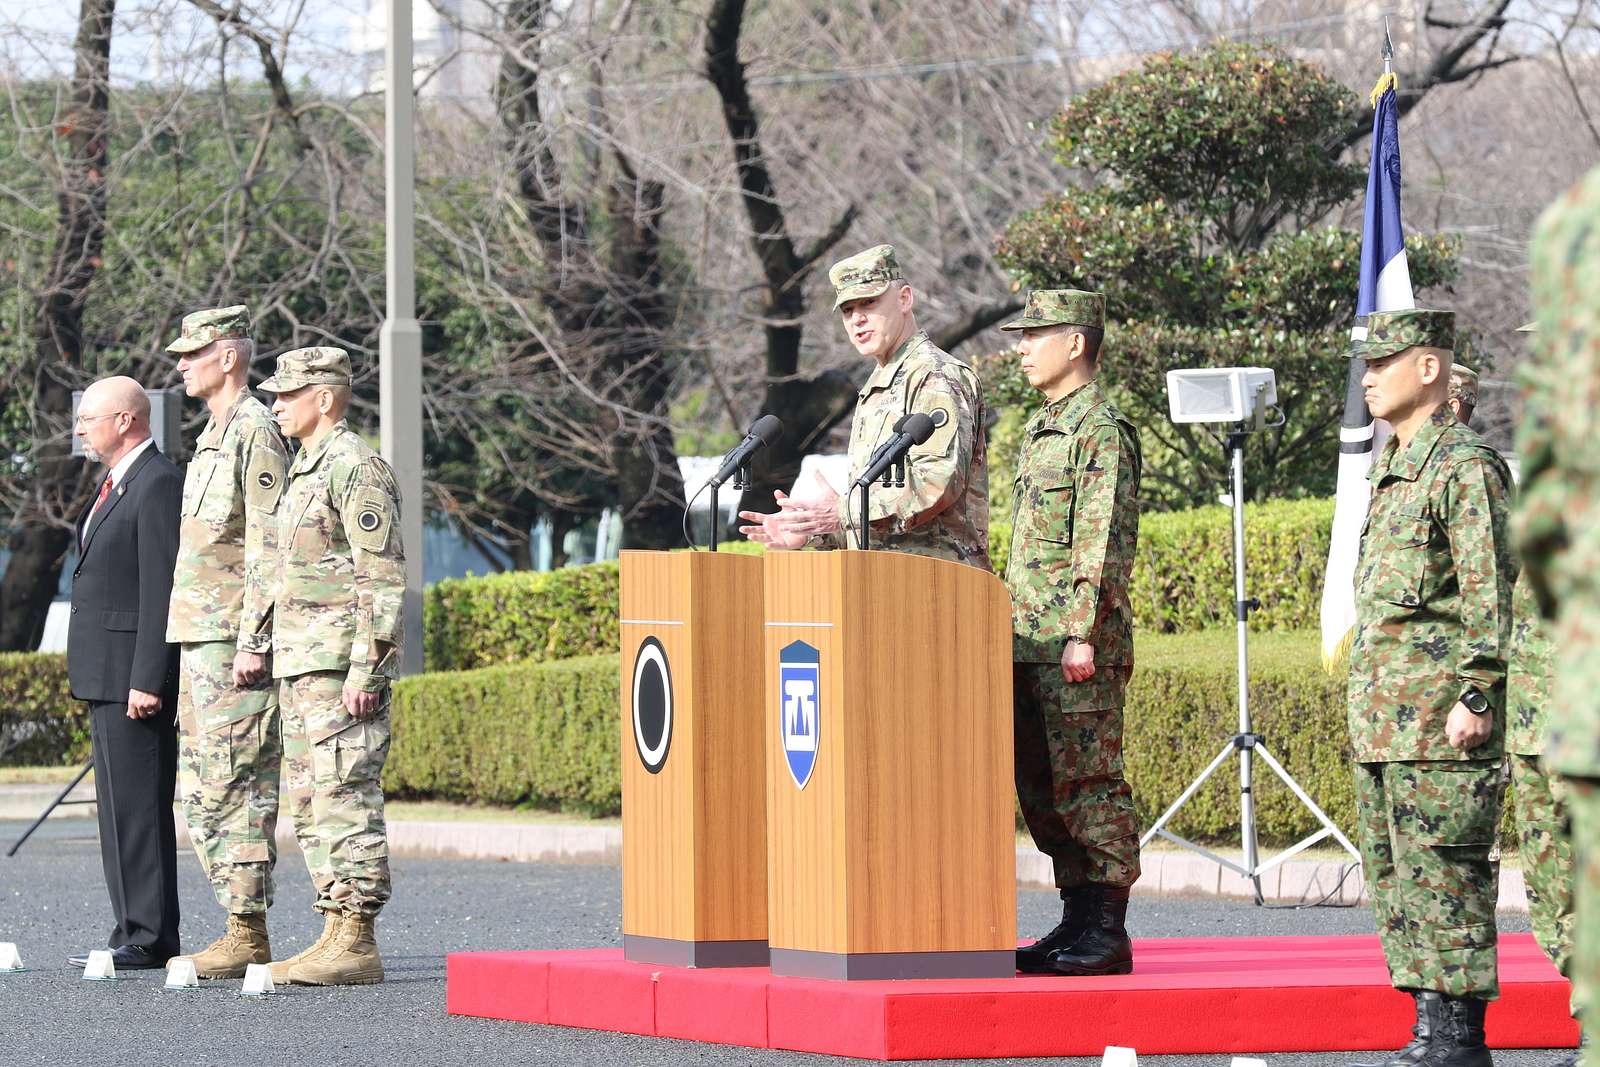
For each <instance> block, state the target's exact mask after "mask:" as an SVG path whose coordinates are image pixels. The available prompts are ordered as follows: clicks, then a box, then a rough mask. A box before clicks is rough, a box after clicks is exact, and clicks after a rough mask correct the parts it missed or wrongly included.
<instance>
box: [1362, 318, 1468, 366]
mask: <svg viewBox="0 0 1600 1067" xmlns="http://www.w3.org/2000/svg"><path fill="white" fill-rule="evenodd" d="M1416 345H1425V346H1427V347H1428V348H1443V349H1447V350H1449V351H1451V352H1454V351H1455V348H1456V313H1455V312H1454V311H1430V310H1428V309H1427V308H1406V309H1404V310H1402V311H1374V312H1373V313H1372V314H1370V315H1368V316H1367V339H1366V340H1365V341H1357V342H1356V343H1355V344H1353V345H1351V346H1350V355H1351V357H1352V358H1355V359H1382V358H1383V357H1385V356H1393V355H1396V354H1398V353H1400V352H1404V351H1405V350H1406V349H1408V348H1412V347H1414V346H1416Z"/></svg>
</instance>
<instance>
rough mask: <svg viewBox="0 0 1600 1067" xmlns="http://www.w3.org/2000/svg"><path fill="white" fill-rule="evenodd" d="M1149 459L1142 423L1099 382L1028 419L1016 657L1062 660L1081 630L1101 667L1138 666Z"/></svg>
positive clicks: (1009, 569)
mask: <svg viewBox="0 0 1600 1067" xmlns="http://www.w3.org/2000/svg"><path fill="white" fill-rule="evenodd" d="M1141 465H1142V460H1141V457H1140V453H1139V435H1138V433H1137V431H1135V430H1134V428H1133V424H1132V423H1130V422H1129V421H1128V420H1127V419H1126V418H1124V417H1123V415H1122V413H1121V412H1120V411H1118V410H1117V409H1116V408H1115V407H1114V406H1113V405H1112V404H1111V402H1110V401H1109V400H1107V399H1106V395H1105V393H1104V392H1102V391H1101V389H1100V385H1099V383H1098V382H1090V383H1089V384H1088V385H1085V386H1083V387H1081V388H1079V389H1076V390H1074V391H1073V392H1071V393H1069V394H1068V395H1066V396H1064V397H1062V398H1061V399H1059V400H1057V401H1055V402H1054V403H1051V404H1047V405H1045V406H1044V407H1043V408H1040V409H1039V410H1038V411H1037V412H1035V413H1034V415H1033V418H1032V419H1030V420H1029V421H1028V425H1027V428H1026V429H1025V430H1024V443H1023V446H1022V456H1021V459H1020V460H1019V462H1018V464H1017V480H1016V483H1015V484H1016V488H1015V491H1014V493H1013V500H1014V501H1015V504H1014V509H1013V511H1012V516H1011V555H1010V560H1009V562H1008V563H1007V566H1006V586H1007V587H1008V588H1009V589H1010V590H1011V605H1012V608H1011V611H1012V633H1013V642H1012V657H1013V659H1014V660H1015V662H1017V663H1060V662H1061V653H1062V649H1063V646H1064V645H1065V644H1066V639H1067V638H1068V637H1080V638H1082V639H1083V640H1085V641H1087V642H1088V643H1089V644H1090V645H1091V646H1092V647H1093V648H1094V661H1095V664H1096V665H1097V666H1112V665H1129V666H1131V665H1132V664H1133V609H1132V606H1131V605H1130V604H1129V602H1128V579H1129V575H1130V574H1131V573H1132V571H1133V556H1134V550H1135V548H1136V546H1137V545H1138V540H1139V501H1138V496H1139V475H1140V468H1141Z"/></svg>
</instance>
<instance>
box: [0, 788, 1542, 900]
mask: <svg viewBox="0 0 1600 1067" xmlns="http://www.w3.org/2000/svg"><path fill="white" fill-rule="evenodd" d="M60 791H61V787H60V786H59V785H8V786H0V819H27V820H30V821H31V820H32V819H33V818H35V817H36V816H37V815H38V814H39V812H40V811H42V810H43V809H44V806H45V805H46V804H48V803H50V801H51V800H52V799H54V798H55V795H56V794H57V793H59V792H60ZM93 792H94V791H93V787H92V786H80V787H79V788H78V789H76V790H74V791H73V794H72V796H73V798H74V799H76V798H79V797H82V798H84V799H88V798H91V797H92V796H93ZM94 814H95V807H94V805H92V804H82V805H75V806H73V807H70V808H58V809H56V812H55V814H53V815H52V816H51V818H91V817H93V816H94ZM174 818H175V819H176V821H177V828H178V844H179V847H181V848H189V847H190V844H189V828H188V827H187V826H186V825H184V821H183V816H182V814H181V813H178V812H176V811H175V812H174ZM277 838H278V848H279V849H280V851H283V852H297V851H299V846H298V845H297V844H296V843H295V839H294V830H293V829H292V828H291V827H290V825H289V822H288V819H287V818H284V819H282V820H281V821H280V822H279V823H278V832H277ZM389 852H390V854H391V855H395V856H409V857H416V858H422V859H464V860H497V861H508V862H512V863H588V864H608V865H612V866H615V865H618V864H620V863H621V862H622V828H621V827H620V826H612V825H600V826H597V825H594V824H590V823H557V822H549V823H503V822H424V821H408V820H393V821H391V822H390V823H389ZM1349 862H1350V861H1335V860H1309V859H1290V860H1286V861H1284V862H1283V863H1280V864H1278V865H1277V866H1276V867H1274V868H1273V869H1272V870H1270V871H1268V872H1267V873H1266V874H1264V875H1263V876H1262V879H1261V889H1262V895H1263V896H1264V897H1265V898H1266V899H1267V900H1268V901H1270V902H1272V903H1310V902H1313V901H1319V900H1321V899H1322V898H1323V897H1324V896H1325V895H1327V894H1329V893H1333V892H1334V887H1335V886H1338V885H1339V878H1340V875H1341V874H1343V872H1344V868H1345V867H1346V866H1347V865H1348V863H1349ZM1054 885H1055V880H1054V876H1053V874H1052V871H1051V866H1050V860H1049V858H1048V857H1047V856H1045V855H1044V854H1043V853H1041V852H1039V851H1037V850H1035V849H1033V848H1028V847H1026V846H1024V847H1019V848H1018V849H1017V887H1018V888H1020V889H1051V888H1053V887H1054ZM1134 893H1135V894H1136V895H1138V896H1173V895H1184V896H1215V897H1224V898H1230V899H1239V900H1249V899H1251V898H1252V897H1253V895H1254V892H1253V889H1252V887H1251V885H1250V883H1249V881H1248V880H1246V879H1244V878H1242V877H1240V876H1239V875H1237V874H1234V873H1233V872H1232V871H1230V870H1227V869H1226V868H1224V867H1221V866H1218V865H1217V864H1215V863H1213V862H1211V861H1210V860H1208V859H1206V858H1205V857H1204V856H1198V855H1195V854H1194V853H1191V852H1187V851H1171V852H1169V851H1165V850H1163V851H1160V852H1147V853H1146V854H1145V856H1144V872H1143V874H1142V875H1141V877H1140V878H1139V881H1138V882H1137V883H1136V884H1135V885H1134ZM1365 900H1366V886H1365V883H1364V882H1363V881H1362V879H1361V872H1360V871H1359V870H1356V871H1352V872H1351V873H1350V874H1349V876H1348V877H1346V878H1345V881H1344V884H1343V886H1341V887H1339V889H1338V891H1337V893H1336V895H1335V896H1334V897H1332V898H1331V899H1330V901H1329V902H1330V903H1332V902H1335V901H1337V902H1338V903H1340V904H1360V903H1364V902H1365ZM1499 906H1500V910H1501V911H1517V912H1526V911H1527V910H1528V894H1527V889H1526V885H1525V883H1524V881H1523V878H1522V871H1521V869H1520V868H1515V867H1503V868H1501V871H1500V905H1499Z"/></svg>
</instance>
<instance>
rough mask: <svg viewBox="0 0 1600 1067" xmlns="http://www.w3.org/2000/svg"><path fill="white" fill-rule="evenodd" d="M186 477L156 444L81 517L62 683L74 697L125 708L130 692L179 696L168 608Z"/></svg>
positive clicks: (141, 455)
mask: <svg viewBox="0 0 1600 1067" xmlns="http://www.w3.org/2000/svg"><path fill="white" fill-rule="evenodd" d="M182 507H183V475H182V474H181V473H179V471H178V468H177V467H175V466H173V464H172V461H171V460H169V459H168V458H167V457H166V456H163V455H162V454H161V453H160V452H159V451H157V450H156V447H155V446H154V445H151V446H150V447H149V448H147V449H145V450H144V452H142V453H140V455H139V458H138V459H136V460H134V461H133V466H132V467H130V468H128V473H127V476H126V477H124V478H123V479H122V483H121V484H120V485H118V486H117V487H116V488H115V489H113V490H112V491H111V495H110V496H108V497H107V498H106V502H105V503H104V504H102V505H101V506H100V511H99V513H98V514H96V515H95V516H94V521H93V522H91V523H89V527H88V531H87V534H84V533H83V529H84V523H85V522H86V521H87V520H88V518H89V511H90V510H92V509H93V504H91V505H90V507H89V508H87V509H85V510H84V513H83V516H82V517H81V518H79V520H78V530H79V532H80V542H81V544H82V548H81V549H80V550H79V553H78V566H77V569H76V570H74V571H73V572H72V617H71V621H70V623H69V625H68V628H67V680H68V681H69V682H70V683H71V686H72V695H73V696H74V697H76V698H78V699H79V700H89V701H104V702H109V703H117V704H121V703H125V702H126V701H127V699H128V690H129V689H138V690H141V691H143V692H146V693H159V694H162V695H163V696H164V697H167V698H168V700H169V701H170V700H171V699H174V698H175V697H176V694H177V684H178V646H177V645H175V644H174V645H169V644H168V643H167V604H168V602H169V601H170V600H171V599H172V568H173V563H174V561H176V559H177V558H178V518H179V512H180V511H181V510H182Z"/></svg>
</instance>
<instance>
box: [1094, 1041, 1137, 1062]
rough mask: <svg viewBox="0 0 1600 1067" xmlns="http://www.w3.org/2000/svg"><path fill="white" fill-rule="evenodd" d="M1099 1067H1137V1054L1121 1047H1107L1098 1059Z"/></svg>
mask: <svg viewBox="0 0 1600 1067" xmlns="http://www.w3.org/2000/svg"><path fill="white" fill-rule="evenodd" d="M1100 1067H1139V1054H1138V1053H1137V1052H1135V1051H1133V1049H1131V1048H1123V1047H1122V1046H1121V1045H1107V1046H1106V1051H1105V1055H1103V1056H1101V1057H1100Z"/></svg>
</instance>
